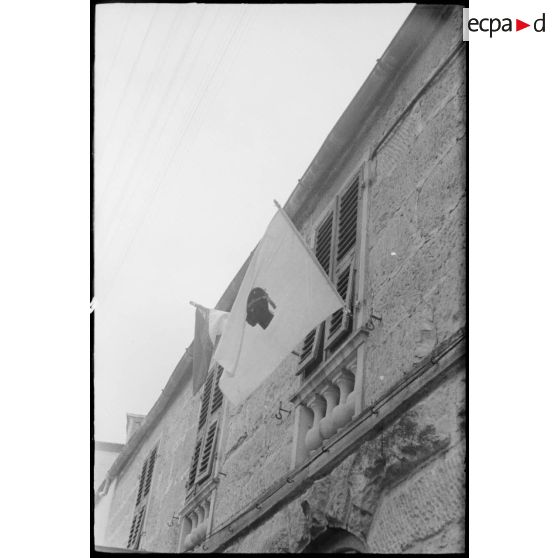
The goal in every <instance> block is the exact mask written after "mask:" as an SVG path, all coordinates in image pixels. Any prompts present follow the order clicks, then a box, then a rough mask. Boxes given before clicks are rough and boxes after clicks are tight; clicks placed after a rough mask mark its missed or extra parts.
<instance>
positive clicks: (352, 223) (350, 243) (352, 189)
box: [336, 178, 359, 264]
mask: <svg viewBox="0 0 558 558" xmlns="http://www.w3.org/2000/svg"><path fill="white" fill-rule="evenodd" d="M358 186H359V180H358V178H357V179H356V180H355V181H354V182H353V183H352V184H351V185H350V186H349V188H348V189H347V190H346V191H345V192H344V193H343V194H342V195H341V199H340V201H339V219H338V223H337V257H336V263H337V264H339V263H340V262H341V261H342V260H343V258H344V257H345V256H348V257H350V256H351V255H352V254H350V252H351V251H352V250H353V248H354V247H355V245H356V239H357V227H358V195H359V192H358V190H359V188H358Z"/></svg>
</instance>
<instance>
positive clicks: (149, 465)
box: [143, 448, 157, 496]
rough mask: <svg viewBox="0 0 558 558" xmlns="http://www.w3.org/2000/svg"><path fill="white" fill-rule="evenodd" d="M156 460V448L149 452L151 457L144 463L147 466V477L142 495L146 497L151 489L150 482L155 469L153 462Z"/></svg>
mask: <svg viewBox="0 0 558 558" xmlns="http://www.w3.org/2000/svg"><path fill="white" fill-rule="evenodd" d="M156 459H157V448H154V449H153V450H151V455H150V456H149V459H148V460H146V461H145V464H146V465H147V476H146V478H145V487H144V490H143V495H144V496H147V495H148V494H149V490H150V489H151V480H152V479H153V468H154V467H155V460H156Z"/></svg>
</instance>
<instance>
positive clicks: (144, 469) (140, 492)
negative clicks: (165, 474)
mask: <svg viewBox="0 0 558 558" xmlns="http://www.w3.org/2000/svg"><path fill="white" fill-rule="evenodd" d="M146 476H147V460H145V461H144V462H143V467H142V469H141V476H140V481H139V487H138V496H137V498H136V506H137V505H138V504H139V503H140V502H141V499H142V497H143V489H144V486H145V478H146Z"/></svg>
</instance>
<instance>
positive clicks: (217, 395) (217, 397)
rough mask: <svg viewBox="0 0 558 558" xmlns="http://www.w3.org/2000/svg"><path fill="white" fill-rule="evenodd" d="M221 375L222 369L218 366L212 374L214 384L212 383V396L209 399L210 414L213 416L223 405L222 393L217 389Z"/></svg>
mask: <svg viewBox="0 0 558 558" xmlns="http://www.w3.org/2000/svg"><path fill="white" fill-rule="evenodd" d="M222 375H223V367H222V366H218V367H217V371H216V373H215V374H214V376H215V382H214V383H213V395H212V398H211V414H213V413H214V412H215V411H216V410H217V409H218V408H219V407H220V406H221V405H222V404H223V392H222V391H221V389H220V388H219V380H220V379H221V376H222Z"/></svg>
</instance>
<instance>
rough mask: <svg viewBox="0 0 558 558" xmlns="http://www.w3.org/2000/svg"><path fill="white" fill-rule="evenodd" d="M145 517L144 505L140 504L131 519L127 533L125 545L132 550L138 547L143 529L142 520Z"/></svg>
mask: <svg viewBox="0 0 558 558" xmlns="http://www.w3.org/2000/svg"><path fill="white" fill-rule="evenodd" d="M144 517H145V506H142V507H141V508H140V509H139V510H137V511H136V513H135V514H134V519H133V521H132V527H131V529H130V534H129V535H128V545H127V547H128V548H130V549H132V550H137V549H138V547H139V543H140V539H141V533H142V529H143V520H144Z"/></svg>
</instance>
